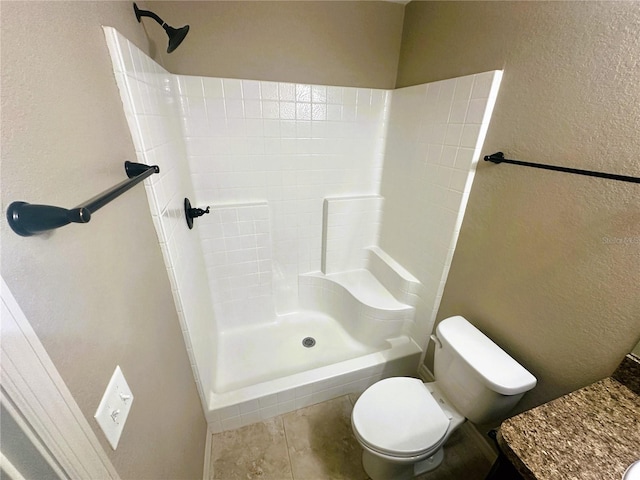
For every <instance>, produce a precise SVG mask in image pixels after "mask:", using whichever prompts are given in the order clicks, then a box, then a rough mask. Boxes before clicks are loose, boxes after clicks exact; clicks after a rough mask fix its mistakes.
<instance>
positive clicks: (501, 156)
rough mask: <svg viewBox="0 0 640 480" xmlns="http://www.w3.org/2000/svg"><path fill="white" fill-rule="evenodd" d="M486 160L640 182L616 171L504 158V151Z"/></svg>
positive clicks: (493, 154)
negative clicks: (601, 170)
mask: <svg viewBox="0 0 640 480" xmlns="http://www.w3.org/2000/svg"><path fill="white" fill-rule="evenodd" d="M484 160H485V161H487V162H493V163H511V164H513V165H522V166H525V167H534V168H544V169H545V170H555V171H556V172H565V173H575V174H578V175H587V176H589V177H599V178H608V179H609V180H620V181H621V182H631V183H640V178H638V177H629V176H627V175H616V174H615V173H604V172H594V171H593V170H581V169H579V168H568V167H558V166H556V165H546V164H544V163H531V162H523V161H521V160H509V159H507V158H504V153H502V152H497V153H492V154H491V155H486V156H485V157H484Z"/></svg>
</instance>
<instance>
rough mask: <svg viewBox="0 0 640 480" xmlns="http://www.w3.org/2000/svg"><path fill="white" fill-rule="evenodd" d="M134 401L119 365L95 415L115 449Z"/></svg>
mask: <svg viewBox="0 0 640 480" xmlns="http://www.w3.org/2000/svg"><path fill="white" fill-rule="evenodd" d="M132 403H133V393H131V389H130V388H129V385H127V381H126V380H125V378H124V375H123V373H122V370H120V366H117V367H116V370H115V372H113V375H112V376H111V380H110V381H109V385H107V390H106V391H105V392H104V396H103V397H102V400H101V401H100V405H98V409H97V410H96V414H95V415H94V418H95V419H96V420H97V421H98V425H100V428H102V431H103V432H104V434H105V435H106V437H107V440H109V443H110V444H111V447H112V448H113V449H114V450H115V449H116V447H117V446H118V442H119V441H120V435H122V430H123V429H124V424H125V422H126V421H127V417H128V416H129V411H130V410H131V404H132Z"/></svg>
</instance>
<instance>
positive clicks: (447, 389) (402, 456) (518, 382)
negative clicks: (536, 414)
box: [351, 316, 536, 480]
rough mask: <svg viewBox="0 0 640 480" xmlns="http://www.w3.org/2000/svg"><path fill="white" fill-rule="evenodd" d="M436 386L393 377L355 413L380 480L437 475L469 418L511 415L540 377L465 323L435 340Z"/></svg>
mask: <svg viewBox="0 0 640 480" xmlns="http://www.w3.org/2000/svg"><path fill="white" fill-rule="evenodd" d="M434 341H435V342H436V350H435V356H434V376H435V381H434V382H429V383H423V382H422V380H419V379H417V378H411V377H392V378H387V379H384V380H380V381H379V382H377V383H375V384H373V385H372V386H370V387H369V388H368V389H367V390H365V391H364V392H363V393H362V395H361V396H360V398H358V401H357V402H356V403H355V405H354V407H353V411H352V414H351V425H352V428H353V432H354V435H355V437H356V439H357V440H358V442H359V443H360V445H361V446H362V449H363V453H362V464H363V467H364V470H365V472H366V473H367V474H368V475H369V477H371V479H372V480H405V479H411V478H413V477H415V476H417V475H421V474H423V473H426V472H428V471H431V470H433V469H435V468H437V467H438V466H439V465H440V463H441V462H442V460H443V458H444V453H443V445H444V444H445V442H446V441H447V439H448V438H449V437H450V436H451V434H452V433H453V432H454V431H455V430H456V429H457V428H458V427H459V426H460V425H462V423H464V421H465V420H466V419H469V420H471V421H473V422H476V423H489V422H492V421H495V420H496V419H498V418H500V417H501V416H504V415H505V414H506V413H507V412H508V411H509V410H511V409H512V408H513V407H514V406H515V404H516V403H517V402H518V401H519V400H520V398H522V396H523V395H524V393H525V392H526V391H528V390H530V389H532V388H533V387H534V386H535V385H536V378H535V377H534V376H533V375H531V373H529V372H528V371H527V370H526V369H525V368H524V367H522V366H521V365H520V364H519V363H518V362H516V361H515V360H514V359H513V358H511V357H510V356H509V355H508V354H507V353H506V352H505V351H504V350H502V349H501V348H500V347H498V346H497V345H496V344H495V343H493V341H491V340H490V339H489V338H488V337H486V336H485V335H484V334H483V333H482V332H481V331H480V330H478V329H477V328H476V327H474V326H473V325H471V324H470V323H469V322H468V321H467V320H466V319H464V318H463V317H460V316H456V317H451V318H448V319H445V320H443V321H442V322H440V324H439V325H438V328H437V329H436V335H435V337H434Z"/></svg>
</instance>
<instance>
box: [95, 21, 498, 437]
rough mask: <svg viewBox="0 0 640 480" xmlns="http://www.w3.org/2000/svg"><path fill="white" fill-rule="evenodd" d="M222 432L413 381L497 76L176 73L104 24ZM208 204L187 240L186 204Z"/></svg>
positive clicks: (205, 395) (198, 375) (190, 341)
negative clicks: (375, 84)
mask: <svg viewBox="0 0 640 480" xmlns="http://www.w3.org/2000/svg"><path fill="white" fill-rule="evenodd" d="M104 30H105V36H106V39H107V44H108V46H109V51H110V53H111V57H112V61H113V67H114V73H115V77H116V81H117V84H118V87H119V89H120V93H121V97H122V103H123V108H124V112H125V115H126V117H127V121H128V123H129V127H130V130H131V135H132V138H133V142H134V146H135V149H136V154H137V157H138V161H139V162H141V163H145V164H148V165H158V166H159V167H160V173H159V175H154V176H153V177H151V178H149V179H148V180H146V181H145V188H146V191H147V196H148V199H149V206H150V212H151V216H152V219H153V222H154V225H155V227H156V230H157V234H158V240H159V244H160V247H161V249H162V253H163V257H164V260H165V263H166V267H167V273H168V277H169V279H170V282H171V286H172V292H173V295H174V300H175V305H176V310H177V312H178V316H179V319H180V322H181V327H182V331H183V335H184V340H185V344H186V348H187V352H188V354H189V357H190V360H191V364H192V367H193V374H194V378H195V381H196V384H197V387H198V391H199V393H200V397H201V400H202V404H203V408H204V411H205V414H206V417H207V421H208V423H209V427H210V429H211V430H212V431H214V432H216V431H222V430H225V429H230V428H237V427H239V426H242V425H246V424H249V423H253V422H256V421H260V420H263V419H266V418H269V417H272V416H275V415H279V414H281V413H285V412H288V411H292V410H295V409H297V408H301V407H304V406H307V405H310V404H313V403H317V402H321V401H324V400H328V399H330V398H335V397H337V396H340V395H344V394H346V393H351V392H358V391H362V390H364V389H365V388H367V387H368V386H369V385H371V384H372V383H374V382H376V381H377V380H379V379H381V378H384V377H388V376H392V375H415V374H416V372H417V369H418V365H419V363H420V360H421V359H422V355H423V352H424V350H425V348H426V343H427V339H428V337H429V333H430V332H431V329H432V326H433V322H434V320H435V314H436V312H437V308H438V305H439V301H440V298H441V295H442V291H443V289H444V284H445V281H446V277H447V273H448V270H449V265H450V262H451V259H452V257H453V252H454V249H455V243H456V239H457V235H458V232H459V229H460V225H461V222H462V217H463V213H464V208H465V205H466V202H467V198H468V195H469V192H470V189H471V183H472V180H473V175H474V172H475V165H476V163H477V160H478V158H479V155H480V148H481V146H482V141H483V139H484V136H485V133H486V129H487V126H488V122H489V118H490V115H491V110H492V108H493V104H494V102H495V98H496V95H497V90H498V87H499V83H500V78H501V72H498V71H494V72H485V73H480V74H476V75H470V76H465V77H460V78H457V79H451V80H444V81H440V82H435V83H431V84H424V85H417V86H413V87H407V88H402V89H397V90H379V89H370V88H352V87H341V86H324V85H306V84H292V83H281V82H267V81H256V80H243V79H223V78H206V77H193V76H183V75H173V74H170V73H168V72H167V71H166V70H164V69H163V68H162V67H160V66H159V65H158V64H156V63H155V62H154V61H153V60H152V59H150V58H149V57H148V56H146V55H145V54H144V53H143V52H141V51H140V50H139V49H138V48H137V47H135V45H133V44H132V43H130V42H129V41H128V40H127V39H126V38H124V37H123V36H121V35H120V34H119V33H118V32H117V31H116V30H114V29H113V28H110V27H104ZM185 198H189V199H190V202H191V204H192V205H193V206H194V207H200V208H202V209H204V208H206V207H209V213H208V214H205V215H202V216H200V217H198V218H195V219H194V220H193V221H194V226H193V229H192V230H190V229H189V228H188V226H187V222H186V221H185V210H184V203H185Z"/></svg>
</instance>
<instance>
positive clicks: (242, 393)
mask: <svg viewBox="0 0 640 480" xmlns="http://www.w3.org/2000/svg"><path fill="white" fill-rule="evenodd" d="M308 337H311V338H313V339H314V340H315V345H314V346H312V347H306V346H305V345H303V341H304V340H305V339H307V338H308ZM305 343H307V344H310V343H312V342H310V341H309V340H307V341H306V342H305ZM420 354H421V350H420V347H419V346H418V345H417V344H416V343H415V342H413V340H411V338H409V337H408V336H399V337H396V338H391V339H388V340H387V341H385V342H384V343H383V344H381V345H378V346H371V345H365V344H362V343H360V342H358V341H356V340H355V339H353V337H351V336H350V335H349V334H348V333H347V332H346V331H345V330H344V329H343V328H342V326H341V325H340V323H339V322H338V321H336V320H335V319H333V318H331V317H330V316H328V315H325V314H323V313H319V312H315V311H301V312H296V313H292V314H288V315H283V316H279V317H278V318H277V320H276V321H274V322H272V323H269V324H263V325H258V326H251V327H246V328H238V329H234V330H230V331H227V332H223V333H221V334H220V336H219V338H218V346H217V352H216V357H217V358H216V368H215V372H214V381H213V385H214V387H213V388H214V391H213V392H211V393H210V398H209V408H208V411H207V421H208V423H209V428H210V430H212V431H213V432H219V431H223V430H228V429H232V428H238V427H240V426H244V425H248V424H251V423H255V422H258V421H261V420H264V419H267V418H271V417H274V416H277V415H280V414H282V413H286V412H290V411H293V410H296V409H298V408H303V407H305V406H308V405H312V404H315V403H319V402H323V401H325V400H329V399H331V398H336V397H339V396H341V395H345V394H347V393H356V392H361V391H363V390H364V389H366V388H367V387H368V386H369V385H372V384H373V383H375V382H376V381H378V380H380V379H382V378H386V377H389V376H394V375H414V374H415V372H416V370H417V366H418V362H419V358H420Z"/></svg>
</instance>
